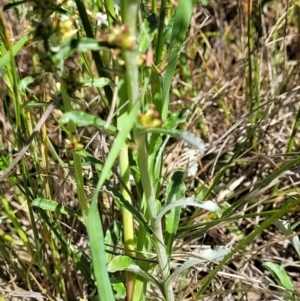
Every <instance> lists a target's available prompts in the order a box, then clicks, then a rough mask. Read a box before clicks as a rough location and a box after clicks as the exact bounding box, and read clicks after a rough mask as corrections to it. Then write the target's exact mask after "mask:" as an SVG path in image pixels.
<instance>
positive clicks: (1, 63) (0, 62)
mask: <svg viewBox="0 0 300 301" xmlns="http://www.w3.org/2000/svg"><path fill="white" fill-rule="evenodd" d="M28 39H29V36H28V35H26V36H24V37H23V38H22V39H20V40H19V41H18V42H17V43H16V44H14V45H13V46H12V54H13V56H15V55H16V54H17V53H18V52H19V51H20V50H21V48H22V47H23V46H24V44H25V43H26V42H27V41H28ZM11 59H12V58H11V54H10V51H8V52H6V53H5V54H4V55H3V56H2V57H1V58H0V70H1V69H3V68H4V67H5V66H6V65H7V64H9V63H10V61H11Z"/></svg>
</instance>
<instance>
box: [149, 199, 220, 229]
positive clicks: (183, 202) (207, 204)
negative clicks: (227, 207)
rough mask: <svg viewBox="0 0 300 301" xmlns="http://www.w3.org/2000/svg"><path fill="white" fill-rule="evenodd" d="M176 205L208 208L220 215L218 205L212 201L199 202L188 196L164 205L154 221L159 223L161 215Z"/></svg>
mask: <svg viewBox="0 0 300 301" xmlns="http://www.w3.org/2000/svg"><path fill="white" fill-rule="evenodd" d="M178 206H181V207H182V206H194V207H199V208H202V209H204V210H208V211H211V212H216V213H217V215H221V209H220V208H219V206H218V205H217V204H216V203H214V202H213V201H205V202H199V201H197V200H196V199H194V198H192V197H190V198H186V199H181V200H177V201H176V202H173V203H171V204H169V205H167V206H165V207H164V208H163V209H162V210H161V211H160V212H159V214H158V215H157V218H156V221H155V223H160V221H161V219H162V217H163V216H164V215H165V214H166V213H167V212H168V211H170V210H172V209H173V208H175V207H178Z"/></svg>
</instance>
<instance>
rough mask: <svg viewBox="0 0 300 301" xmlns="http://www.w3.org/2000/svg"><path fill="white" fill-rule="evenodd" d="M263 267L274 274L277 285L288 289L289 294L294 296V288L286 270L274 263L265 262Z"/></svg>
mask: <svg viewBox="0 0 300 301" xmlns="http://www.w3.org/2000/svg"><path fill="white" fill-rule="evenodd" d="M263 265H264V266H265V267H266V268H267V269H268V270H269V271H270V272H271V273H272V274H273V276H274V278H275V279H276V281H277V283H278V284H279V285H281V286H283V287H284V288H286V289H287V290H288V291H289V294H292V292H293V291H294V286H293V283H292V281H291V279H290V277H289V276H288V275H287V273H286V271H285V270H284V268H283V267H282V266H280V265H278V264H277V263H273V262H265V263H264V264H263Z"/></svg>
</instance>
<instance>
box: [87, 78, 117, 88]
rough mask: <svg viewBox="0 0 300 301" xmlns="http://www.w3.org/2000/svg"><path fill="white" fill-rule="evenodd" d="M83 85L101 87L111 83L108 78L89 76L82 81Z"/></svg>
mask: <svg viewBox="0 0 300 301" xmlns="http://www.w3.org/2000/svg"><path fill="white" fill-rule="evenodd" d="M82 83H83V86H84V87H97V88H102V87H104V86H107V85H109V84H111V83H112V81H111V80H110V79H109V78H105V77H101V78H90V79H86V80H83V81H82Z"/></svg>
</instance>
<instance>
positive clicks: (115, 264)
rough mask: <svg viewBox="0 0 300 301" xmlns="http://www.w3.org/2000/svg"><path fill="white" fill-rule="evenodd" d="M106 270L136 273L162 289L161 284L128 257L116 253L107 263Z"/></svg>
mask: <svg viewBox="0 0 300 301" xmlns="http://www.w3.org/2000/svg"><path fill="white" fill-rule="evenodd" d="M107 270H108V271H109V272H111V273H115V272H119V271H127V272H131V273H134V274H137V275H139V276H141V277H143V278H145V279H146V280H148V281H151V282H152V283H154V284H155V285H156V286H157V287H158V288H159V289H160V290H161V291H163V287H162V285H161V284H160V283H159V282H158V281H157V280H156V279H155V278H154V277H153V276H151V275H150V274H148V273H147V272H145V271H143V270H142V269H141V268H140V267H139V266H138V265H137V264H136V263H135V262H134V261H133V260H132V259H131V258H130V257H128V256H123V255H118V256H115V257H114V258H113V259H112V261H111V262H110V263H109V264H108V265H107Z"/></svg>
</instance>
